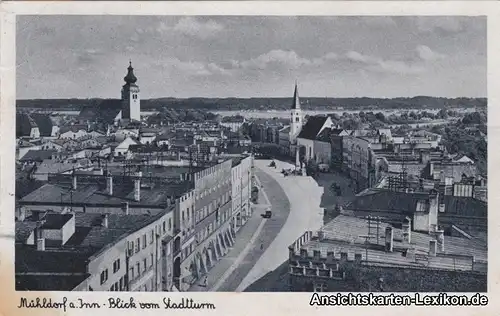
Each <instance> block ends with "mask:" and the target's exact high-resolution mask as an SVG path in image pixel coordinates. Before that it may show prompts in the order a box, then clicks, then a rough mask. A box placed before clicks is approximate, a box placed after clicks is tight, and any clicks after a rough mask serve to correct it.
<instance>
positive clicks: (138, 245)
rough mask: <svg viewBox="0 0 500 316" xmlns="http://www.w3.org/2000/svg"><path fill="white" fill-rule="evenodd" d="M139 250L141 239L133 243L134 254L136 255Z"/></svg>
mask: <svg viewBox="0 0 500 316" xmlns="http://www.w3.org/2000/svg"><path fill="white" fill-rule="evenodd" d="M139 250H141V238H137V240H136V241H135V253H138V252H139Z"/></svg>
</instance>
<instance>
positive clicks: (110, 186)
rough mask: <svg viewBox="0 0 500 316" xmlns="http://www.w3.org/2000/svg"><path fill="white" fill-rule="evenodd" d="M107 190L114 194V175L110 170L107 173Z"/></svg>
mask: <svg viewBox="0 0 500 316" xmlns="http://www.w3.org/2000/svg"><path fill="white" fill-rule="evenodd" d="M106 190H107V191H108V194H109V195H113V176H112V175H111V173H110V172H108V174H107V175H106Z"/></svg>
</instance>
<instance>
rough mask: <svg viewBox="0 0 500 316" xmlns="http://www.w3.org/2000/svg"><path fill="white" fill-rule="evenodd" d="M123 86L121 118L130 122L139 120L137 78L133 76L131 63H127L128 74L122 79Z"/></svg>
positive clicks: (139, 107) (139, 106)
mask: <svg viewBox="0 0 500 316" xmlns="http://www.w3.org/2000/svg"><path fill="white" fill-rule="evenodd" d="M123 80H125V84H124V85H123V86H122V118H124V119H130V120H136V121H140V120H141V97H140V94H139V93H140V89H139V86H137V84H136V82H137V77H136V76H135V75H134V68H133V67H132V61H130V62H129V66H128V73H127V75H126V76H125V77H124V78H123Z"/></svg>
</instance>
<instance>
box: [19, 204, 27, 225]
mask: <svg viewBox="0 0 500 316" xmlns="http://www.w3.org/2000/svg"><path fill="white" fill-rule="evenodd" d="M25 219H26V210H25V209H24V207H20V208H19V215H18V217H17V220H18V221H20V222H24V220H25Z"/></svg>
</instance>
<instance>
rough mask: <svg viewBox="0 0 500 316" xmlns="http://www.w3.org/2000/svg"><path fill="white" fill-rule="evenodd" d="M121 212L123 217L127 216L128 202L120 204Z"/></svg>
mask: <svg viewBox="0 0 500 316" xmlns="http://www.w3.org/2000/svg"><path fill="white" fill-rule="evenodd" d="M122 210H123V213H125V215H129V209H128V202H123V203H122Z"/></svg>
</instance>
